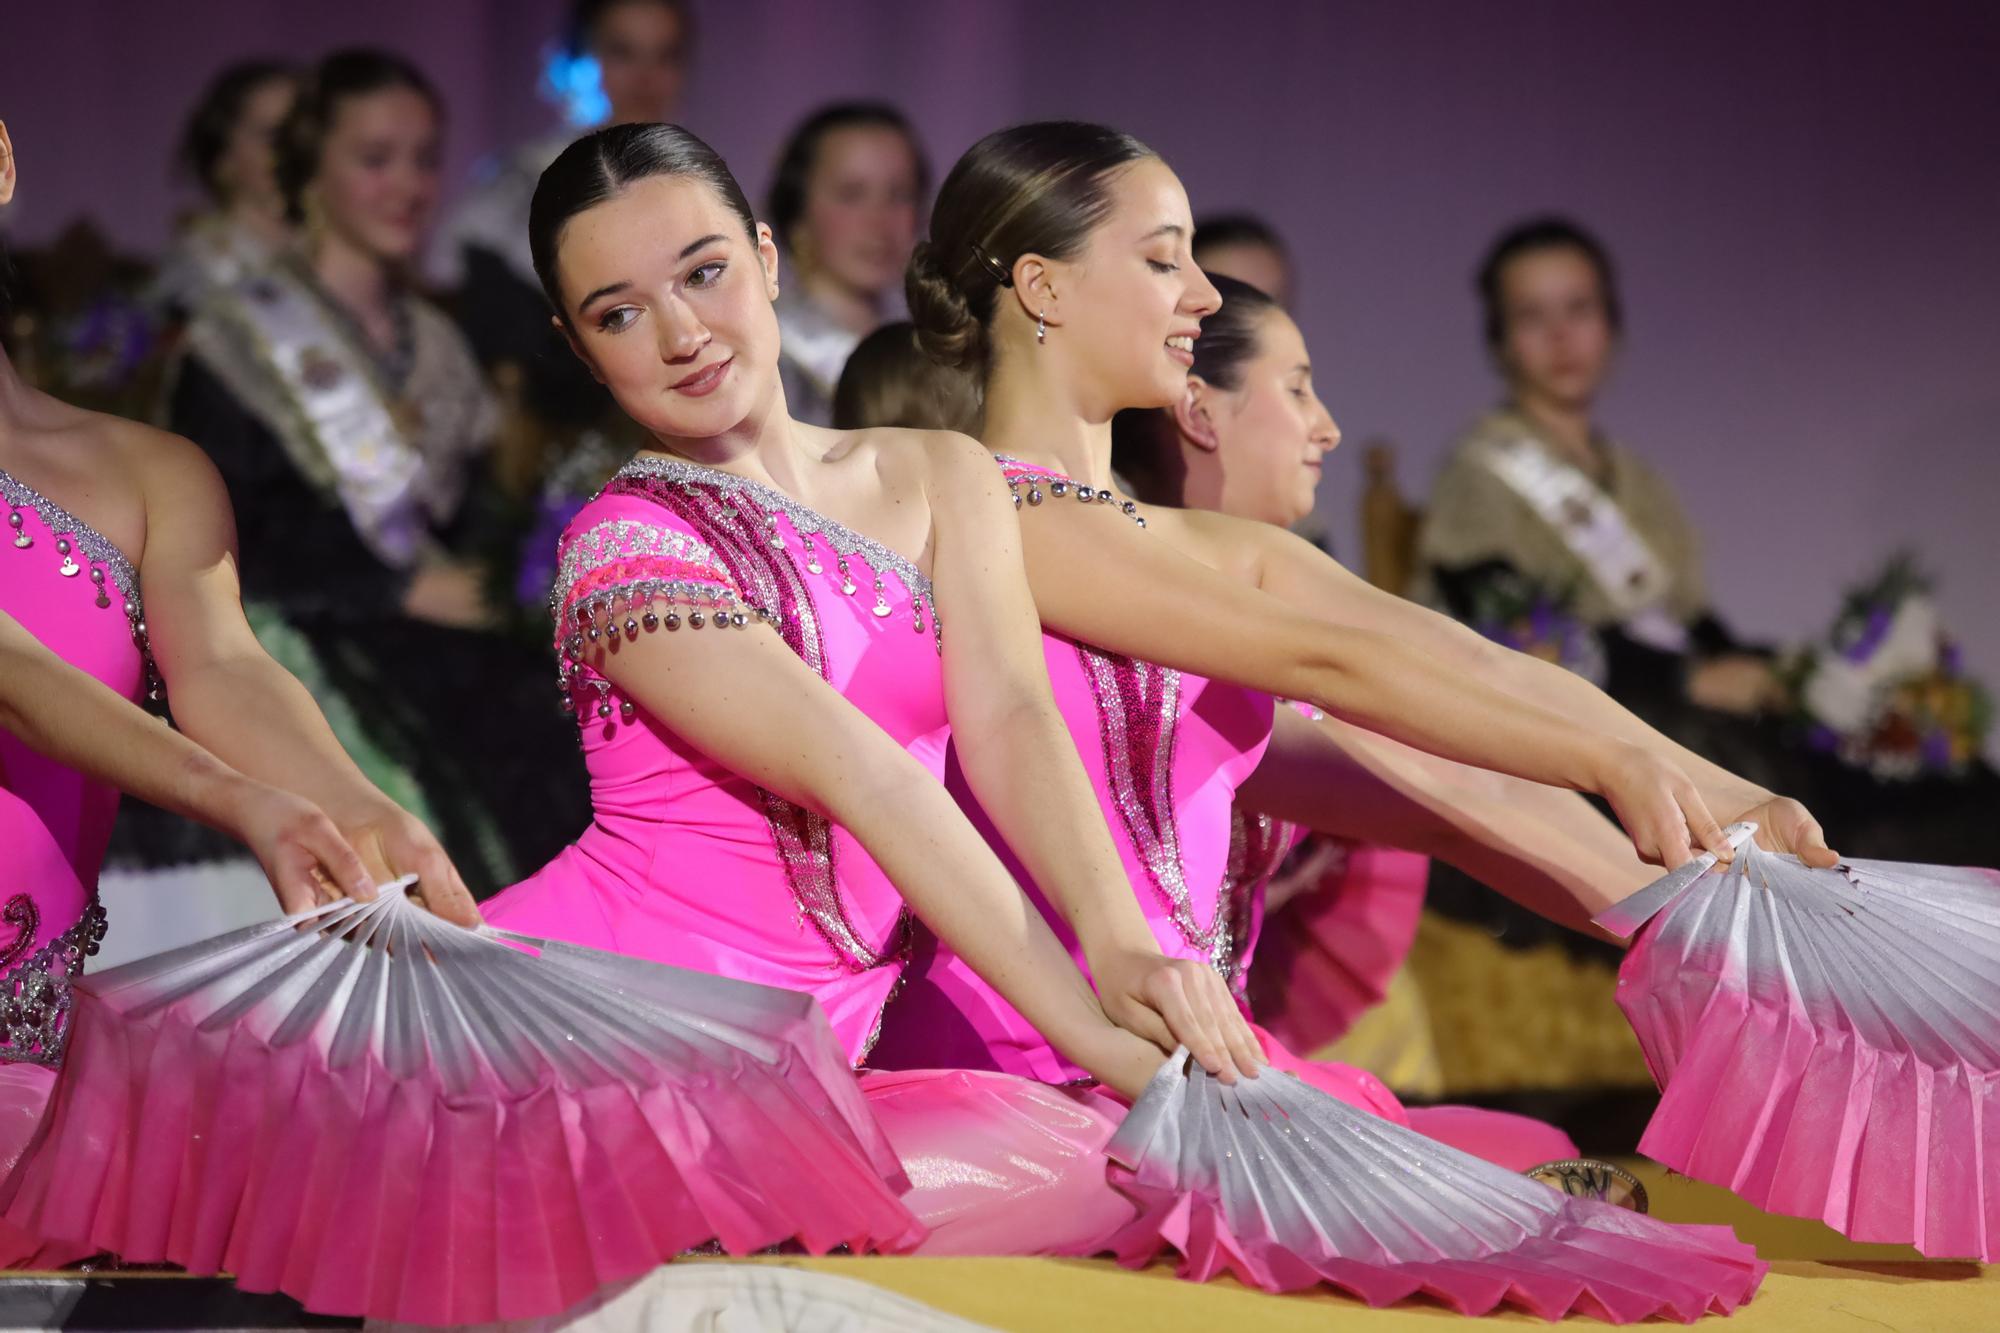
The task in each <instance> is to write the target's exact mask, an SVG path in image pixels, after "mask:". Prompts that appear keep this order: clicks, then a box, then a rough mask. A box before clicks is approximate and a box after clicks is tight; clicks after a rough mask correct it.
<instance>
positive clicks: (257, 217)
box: [152, 59, 298, 319]
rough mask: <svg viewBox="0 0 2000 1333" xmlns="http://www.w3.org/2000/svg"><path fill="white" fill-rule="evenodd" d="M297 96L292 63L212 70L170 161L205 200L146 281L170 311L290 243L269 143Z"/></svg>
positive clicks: (185, 307)
mask: <svg viewBox="0 0 2000 1333" xmlns="http://www.w3.org/2000/svg"><path fill="white" fill-rule="evenodd" d="M297 95H298V72H297V71H296V70H295V69H293V68H292V66H290V65H288V64H286V63H285V62H283V61H279V60H270V59H256V60H244V61H239V62H237V63H236V64H233V65H229V66H226V67H225V68H224V69H223V70H222V71H221V72H220V73H218V74H217V75H216V76H215V78H214V79H213V80H211V81H210V83H209V85H208V87H207V88H206V89H205V90H204V91H203V92H202V95H201V100H200V101H199V102H197V103H196V104H195V108H194V111H193V112H192V113H191V114H190V115H189V116H188V121H187V125H186V127H185V128H184V129H183V130H182V131H181V141H180V147H179V149H178V150H177V152H176V154H175V159H174V165H175V167H176V169H177V170H178V171H179V172H180V174H181V175H183V176H184V177H185V178H186V179H187V180H188V181H190V182H192V183H193V184H194V185H195V186H196V188H198V189H199V190H200V191H201V195H202V203H201V206H200V208H199V210H198V211H197V212H195V213H194V214H193V215H192V216H190V217H189V218H187V219H186V221H184V222H183V223H182V224H181V227H180V230H179V232H178V234H177V235H176V236H175V237H174V240H173V243H172V245H171V246H169V248H168V249H167V252H166V253H165V254H164V255H162V256H161V258H160V266H159V271H158V273H157V274H156V275H155V277H154V280H153V286H152V296H153V299H154V301H155V302H156V303H157V304H158V305H159V307H160V308H161V309H162V310H163V311H164V312H165V313H166V314H167V315H168V316H169V317H171V318H175V319H185V318H187V317H188V316H190V315H191V314H192V313H193V312H194V310H195V309H196V307H198V306H199V305H200V304H201V301H202V298H203V297H204V296H205V295H206V294H207V293H208V291H209V290H210V289H211V288H214V287H217V286H226V285H228V284H229V283H232V282H234V281H236V280H237V279H238V278H240V277H242V276H243V275H244V274H246V273H248V272H251V271H253V270H255V269H258V268H261V267H263V266H264V265H265V264H268V263H269V262H270V261H271V260H272V258H273V257H275V256H276V255H277V254H279V253H280V252H281V251H283V250H284V249H285V247H286V246H288V245H289V244H290V243H291V239H292V233H291V228H290V225H289V224H288V223H287V222H286V219H285V196H284V192H283V191H282V190H280V189H279V188H278V168H277V151H276V148H277V137H278V127H279V126H280V125H281V124H283V123H284V119H285V115H286V113H287V112H289V111H290V110H291V109H292V100H293V99H294V98H295V97H297Z"/></svg>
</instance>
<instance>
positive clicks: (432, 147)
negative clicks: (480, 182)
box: [307, 88, 439, 263]
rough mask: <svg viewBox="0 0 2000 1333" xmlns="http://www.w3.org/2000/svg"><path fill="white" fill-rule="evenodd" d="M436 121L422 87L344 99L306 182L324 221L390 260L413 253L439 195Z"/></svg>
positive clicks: (360, 246)
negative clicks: (310, 177) (310, 182)
mask: <svg viewBox="0 0 2000 1333" xmlns="http://www.w3.org/2000/svg"><path fill="white" fill-rule="evenodd" d="M438 141H439V125H438V117H437V112H436V111H435V110H434V109H433V108H432V106H431V104H430V101H429V100H428V99H427V98H425V97H424V96H423V94H421V93H418V92H415V91H412V90H411V89H408V88H384V89H382V90H380V91H379V92H372V93H362V94H361V95H359V96H356V97H349V98H344V99H342V100H341V101H340V102H339V103H338V104H337V105H336V106H335V108H334V112H333V123H332V124H331V125H329V126H328V127H327V133H326V143H325V145H324V146H323V147H322V148H321V150H320V161H319V171H318V173H317V174H316V175H315V176H314V177H313V180H312V184H311V185H310V186H308V187H307V189H308V193H309V196H310V197H311V198H312V199H313V200H314V201H316V203H317V207H318V209H319V210H320V212H321V215H322V216H323V218H324V221H325V225H326V227H327V228H328V229H329V230H330V231H332V232H334V233H336V234H338V235H340V236H341V237H342V238H343V239H345V240H346V241H347V242H348V243H349V244H351V245H353V246H355V247H356V248H358V249H360V250H362V251H363V252H364V253H367V254H371V255H374V256H375V257H376V258H378V259H381V260H383V261H384V262H388V263H399V262H402V261H405V260H409V259H412V258H414V257H415V256H416V253H417V250H418V248H419V247H420V246H421V245H422V244H423V239H424V233H425V232H426V231H427V230H429V228H430V223H431V216H432V214H433V213H435V212H436V210H437V202H438V147H439V142H438Z"/></svg>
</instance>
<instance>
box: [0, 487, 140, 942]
mask: <svg viewBox="0 0 2000 1333" xmlns="http://www.w3.org/2000/svg"><path fill="white" fill-rule="evenodd" d="M0 514H4V515H6V516H7V517H8V519H9V523H10V525H9V526H8V527H5V528H0V611H5V612H6V613H7V614H8V615H10V616H12V617H13V618H14V619H15V620H18V621H19V622H20V623H21V626H22V627H23V628H24V629H26V630H27V631H28V633H30V634H32V635H34V636H35V637H36V638H37V639H40V640H41V641H42V642H43V643H44V644H45V645H47V646H48V647H49V648H50V649H51V650H53V651H54V652H55V653H56V655H57V656H59V657H61V658H62V659H63V660H64V661H66V662H68V663H69V664H70V665H71V666H73V667H76V668H78V669H80V670H82V671H86V672H88V673H90V674H91V675H93V676H95V677H97V679H99V680H101V681H103V682H104V683H105V684H106V685H108V686H110V687H111V688H112V689H113V690H115V691H116V692H117V693H119V694H121V695H123V696H125V697H126V698H128V699H132V700H137V699H138V698H139V693H140V689H141V684H142V681H143V678H144V666H143V658H142V656H141V654H140V651H139V647H138V645H137V644H136V643H134V641H133V635H132V627H131V623H130V621H129V620H128V619H127V617H126V614H125V608H124V604H125V600H126V598H127V597H128V596H130V597H133V598H136V597H137V596H138V589H137V587H136V586H134V587H131V588H129V589H128V588H122V587H120V586H119V584H120V583H121V582H122V581H124V580H125V578H126V577H127V575H126V573H125V568H129V567H125V568H121V567H120V566H118V565H110V564H107V563H105V562H103V561H100V560H95V559H91V558H90V556H91V550H90V548H91V547H96V549H98V550H99V551H109V550H110V549H111V546H110V543H109V542H108V541H105V540H104V539H103V538H102V537H100V536H98V534H97V533H96V532H95V531H94V530H93V529H91V528H90V527H89V526H88V525H87V524H85V523H84V522H83V521H82V520H81V519H79V518H76V517H75V516H74V515H72V514H69V513H68V512H67V511H65V510H61V509H60V508H59V507H57V506H55V505H54V504H53V503H52V502H48V501H43V502H42V503H41V504H40V505H37V504H35V503H33V502H31V500H30V497H29V491H28V488H27V486H26V484H25V483H23V482H21V481H19V480H18V479H16V478H14V477H13V476H11V475H10V474H9V473H7V472H4V471H0ZM15 515H18V516H19V518H20V520H21V522H20V526H19V527H18V528H16V527H13V526H12V525H11V519H12V517H13V516H15ZM23 537H24V538H26V539H27V541H28V542H29V545H27V546H25V547H23V546H19V545H17V544H16V543H17V541H18V540H19V539H20V538H23ZM60 541H68V542H70V544H71V552H70V560H71V563H72V564H74V565H75V566H76V570H77V572H76V573H74V574H69V575H64V574H63V573H62V572H61V571H62V569H63V567H64V566H63V556H62V554H61V553H60V552H59V551H58V549H57V543H58V542H60ZM92 571H98V572H101V573H102V574H103V575H104V581H103V583H102V585H99V584H97V583H95V582H93V576H92ZM99 586H102V587H103V588H104V589H105V596H104V600H105V601H106V602H107V605H105V606H101V607H100V606H98V605H97V600H98V589H99ZM0 784H4V785H5V787H6V789H7V790H9V791H12V792H14V793H16V794H17V795H19V796H20V797H21V798H22V799H23V800H25V801H26V802H27V803H28V805H29V806H30V807H32V808H33V810H34V812H35V814H36V815H37V816H38V817H39V818H40V819H41V822H42V824H43V825H44V826H45V827H46V828H47V829H48V832H49V835H50V836H51V837H53V838H54V839H55V841H56V844H57V846H59V847H60V848H61V849H62V852H63V855H64V857H65V858H66V859H67V860H68V861H69V864H70V868H71V869H72V870H73V871H74V872H75V875H76V878H78V879H79V880H81V881H83V882H84V883H85V884H86V885H94V884H95V883H96V882H97V872H98V869H99V868H100V866H101V865H102V863H103V860H104V848H105V844H106V843H107V842H109V841H110V838H111V824H112V821H113V819H115V818H116V817H117V814H118V792H117V790H116V789H115V788H112V787H107V786H105V785H104V784H103V783H101V782H96V781H93V780H92V779H90V778H87V777H85V776H84V775H83V774H81V773H78V772H77V771H76V770H74V769H71V768H66V767H64V766H63V765H61V764H58V763H56V762H55V761H54V760H52V759H46V758H44V757H42V756H41V755H39V754H36V753H35V752H34V751H32V750H30V749H28V748H27V746H25V745H23V744H21V742H20V741H19V740H17V739H15V738H14V737H13V736H12V735H10V734H8V733H7V732H4V731H0ZM48 915H49V914H44V916H45V918H47V917H48ZM74 920H75V917H73V916H72V917H71V918H70V919H69V920H68V921H63V920H57V921H56V923H55V929H56V931H57V932H58V933H60V932H61V931H62V930H64V929H65V928H67V927H68V925H69V924H70V921H74Z"/></svg>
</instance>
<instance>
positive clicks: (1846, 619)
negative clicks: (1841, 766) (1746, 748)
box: [1785, 552, 1993, 779]
mask: <svg viewBox="0 0 2000 1333" xmlns="http://www.w3.org/2000/svg"><path fill="white" fill-rule="evenodd" d="M1932 589H1933V585H1932V581H1931V579H1930V577H1929V576H1928V575H1927V574H1926V573H1925V572H1924V571H1923V569H1922V568H1921V567H1920V566H1919V565H1918V564H1917V561H1916V560H1915V558H1914V557H1913V556H1911V555H1910V554H1909V553H1908V552H1902V553H1899V554H1897V555H1896V556H1894V557H1892V558H1891V559H1890V560H1889V562H1888V563H1887V564H1886V565H1885V566H1884V567H1883V569H1882V572H1881V573H1879V574H1877V575H1876V576H1875V577H1874V578H1873V579H1871V580H1869V581H1868V582H1866V583H1864V584H1862V585H1860V586H1859V587H1857V588H1855V589H1853V590H1852V591H1850V592H1849V593H1848V594H1847V596H1846V598H1845V599H1844V600H1843V602H1842V603H1841V608H1840V613H1839V614H1838V615H1837V616H1836V617H1835V619H1834V622H1833V627H1832V629H1831V631H1830V632H1829V633H1828V635H1827V638H1826V642H1825V644H1824V645H1823V646H1815V647H1812V648H1808V649H1805V650H1804V651H1802V652H1800V653H1798V654H1795V655H1794V657H1793V658H1792V660H1791V661H1790V662H1789V663H1788V664H1787V668H1786V671H1785V677H1786V684H1787V686H1788V688H1789V689H1790V692H1791V696H1792V699H1793V701H1794V708H1795V711H1796V716H1797V718H1798V720H1799V721H1800V723H1801V724H1802V725H1803V726H1804V728H1805V734H1806V739H1807V742H1808V743H1809V744H1811V745H1812V746H1814V747H1815V748H1817V749H1821V750H1824V751H1828V752H1831V753H1834V754H1837V755H1839V756H1840V757H1841V758H1842V759H1844V760H1845V761H1847V762H1848V763H1850V764H1853V765H1855V766H1856V767H1858V768H1864V769H1866V770H1868V771H1869V772H1870V773H1872V774H1874V775H1875V776H1877V777H1879V778H1887V779H1911V778H1918V777H1927V776H1947V777H1948V776H1954V775H1957V774H1961V773H1964V772H1965V771H1967V770H1968V769H1969V768H1970V767H1971V766H1972V764H1973V763H1974V761H1975V760H1976V759H1977V758H1978V756H1979V752H1980V747H1981V745H1982V744H1983V743H1984V741H1985V738H1986V733H1987V731H1988V730H1989V729H1990V728H1991V726H1992V724H1993V700H1992V696H1991V695H1990V694H1988V693H1987V691H1986V689H1985V687H1984V686H1982V685H1981V684H1980V683H1979V682H1978V681H1976V680H1973V679H1971V678H1970V677H1968V676H1967V675H1966V674H1965V671H1964V663H1963V660H1962V657H1961V654H1960V651H1959V648H1958V645H1957V644H1956V643H1955V642H1954V641H1953V640H1952V639H1951V637H1950V636H1949V635H1948V634H1947V633H1946V632H1945V631H1944V629H1943V627H1942V626H1941V625H1940V624H1939V623H1938V615H1937V608H1936V605H1935V603H1933V601H1932V600H1931V593H1932Z"/></svg>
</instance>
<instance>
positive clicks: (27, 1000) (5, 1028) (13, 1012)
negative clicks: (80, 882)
mask: <svg viewBox="0 0 2000 1333" xmlns="http://www.w3.org/2000/svg"><path fill="white" fill-rule="evenodd" d="M104 927H105V916H104V906H103V904H102V903H100V902H98V901H97V899H96V898H92V899H91V900H90V903H89V904H88V905H87V906H86V907H85V908H84V909H83V915H82V916H80V917H78V918H77V921H76V924H75V925H73V926H71V927H70V928H69V929H68V930H66V931H64V932H63V933H62V934H60V935H58V936H56V937H55V938H54V939H52V940H50V941H49V942H48V943H47V944H44V945H43V946H42V947H41V948H40V949H37V950H36V951H35V952H34V954H33V955H32V956H30V957H29V958H28V959H27V960H25V961H24V962H22V963H21V964H20V965H19V966H18V967H15V968H14V969H13V970H12V971H10V972H8V973H7V974H6V975H5V976H4V977H0V1064H33V1065H43V1066H46V1067H48V1068H50V1069H54V1068H57V1067H59V1066H60V1065H61V1064H62V1058H63V1052H64V1050H65V1049H67V1047H68V1046H69V1032H70V1021H69V1020H70V1013H71V1010H72V1009H73V1008H74V1006H75V995H74V993H73V991H74V987H75V983H76V978H77V974H78V973H80V972H82V971H83V960H84V959H86V958H88V957H90V956H91V955H92V954H94V953H96V952H97V949H98V946H99V944H101V943H102V942H103V940H104Z"/></svg>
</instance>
